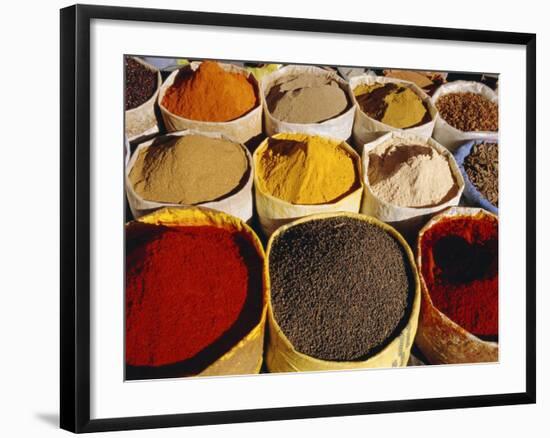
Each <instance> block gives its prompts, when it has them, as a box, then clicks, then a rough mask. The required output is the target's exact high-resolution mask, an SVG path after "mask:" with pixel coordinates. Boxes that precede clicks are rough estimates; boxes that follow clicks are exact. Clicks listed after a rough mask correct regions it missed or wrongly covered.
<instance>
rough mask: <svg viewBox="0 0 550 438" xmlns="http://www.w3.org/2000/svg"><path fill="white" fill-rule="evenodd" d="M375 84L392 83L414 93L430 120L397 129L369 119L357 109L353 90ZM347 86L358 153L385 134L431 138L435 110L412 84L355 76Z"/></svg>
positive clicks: (374, 77)
mask: <svg viewBox="0 0 550 438" xmlns="http://www.w3.org/2000/svg"><path fill="white" fill-rule="evenodd" d="M377 83H379V84H388V83H393V84H399V85H402V86H405V87H408V88H410V89H411V90H412V91H414V92H415V94H417V95H418V96H420V98H421V99H422V101H423V102H424V103H426V106H427V108H428V111H429V113H430V115H431V117H432V119H431V120H430V121H429V122H428V123H424V124H423V125H420V126H416V127H414V128H407V129H399V128H394V127H393V126H390V125H387V124H385V123H382V122H379V121H378V120H375V119H373V118H372V117H369V116H368V115H367V114H365V113H364V112H363V110H361V108H360V107H359V104H358V103H357V99H356V98H355V95H354V93H353V90H355V89H356V88H357V87H358V86H360V85H372V84H377ZM349 86H350V90H351V93H352V95H353V101H354V102H355V107H356V110H355V111H356V114H355V122H354V123H353V141H354V144H355V147H356V149H357V151H358V152H359V153H362V150H363V145H364V144H365V143H369V142H372V141H374V140H376V139H377V138H378V137H380V136H382V135H383V134H385V133H387V132H401V133H407V134H413V135H416V136H418V137H423V138H429V137H431V136H432V131H433V129H434V125H435V121H436V120H437V118H438V114H437V109H436V108H435V106H434V105H433V103H432V101H431V100H430V97H429V96H428V95H427V94H426V93H425V92H424V91H423V90H422V89H421V88H420V87H418V85H416V84H414V83H412V82H408V81H402V80H399V79H394V78H387V77H384V76H372V75H361V76H355V77H353V78H351V79H350V81H349Z"/></svg>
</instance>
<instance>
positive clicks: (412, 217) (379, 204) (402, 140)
mask: <svg viewBox="0 0 550 438" xmlns="http://www.w3.org/2000/svg"><path fill="white" fill-rule="evenodd" d="M382 144H384V145H397V144H417V145H418V144H419V145H424V146H429V147H431V148H433V149H435V150H436V151H437V152H438V153H439V154H441V155H443V156H444V157H445V158H447V159H448V161H449V166H450V168H451V172H452V174H453V177H454V179H455V182H456V184H457V187H458V190H457V192H456V195H455V196H454V197H453V198H452V199H449V200H448V201H447V202H444V203H441V204H439V205H436V206H434V207H424V208H416V207H400V206H398V205H393V204H389V203H387V202H385V201H384V200H382V199H380V198H378V197H377V196H376V195H375V194H374V192H373V191H372V188H371V186H370V182H369V177H368V169H369V154H370V152H371V151H372V150H373V149H375V148H376V147H378V146H380V145H382ZM362 164H363V169H364V170H363V183H364V185H365V193H364V196H363V202H362V204H361V213H363V214H366V215H369V216H374V217H376V218H378V219H380V220H381V221H383V222H387V223H389V224H390V225H392V226H394V227H395V228H397V230H398V231H399V232H401V233H402V234H403V235H404V236H405V237H406V238H407V239H408V240H409V241H413V240H414V238H415V237H416V233H417V232H418V230H420V228H421V227H422V225H424V224H425V223H426V222H427V221H428V219H429V218H430V217H432V216H433V215H434V214H436V213H438V212H440V211H442V210H444V209H446V208H447V207H450V206H452V205H458V203H459V201H460V197H461V195H462V191H463V190H464V179H463V178H462V174H461V173H460V170H459V169H458V166H457V164H456V161H455V159H454V157H453V156H452V155H451V153H450V152H449V151H448V150H447V149H445V148H444V147H443V146H441V145H440V144H439V143H437V142H436V141H435V140H433V139H431V138H428V139H426V138H424V137H419V136H416V135H414V134H411V133H405V132H388V133H387V134H384V135H383V136H382V137H380V138H378V139H377V140H375V141H373V142H371V143H367V144H366V145H365V146H364V149H363V155H362Z"/></svg>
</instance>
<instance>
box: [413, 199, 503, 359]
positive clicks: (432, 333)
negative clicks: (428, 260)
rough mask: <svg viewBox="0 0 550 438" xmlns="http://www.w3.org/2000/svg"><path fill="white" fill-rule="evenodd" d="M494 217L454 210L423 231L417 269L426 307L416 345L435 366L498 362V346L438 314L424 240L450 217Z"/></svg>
mask: <svg viewBox="0 0 550 438" xmlns="http://www.w3.org/2000/svg"><path fill="white" fill-rule="evenodd" d="M464 215H466V216H477V215H479V216H483V215H487V216H492V217H495V218H496V216H495V215H493V214H492V213H489V212H488V211H486V210H483V209H481V208H465V207H452V208H449V209H448V210H445V211H444V212H443V213H441V214H439V215H437V216H435V217H434V218H432V219H431V220H430V221H429V222H428V223H427V224H426V225H425V226H424V227H423V228H422V230H421V231H420V234H419V237H418V246H417V254H418V255H417V265H418V272H419V276H420V284H421V287H422V305H421V308H422V309H421V311H420V319H419V322H418V333H417V335H416V341H415V342H416V345H418V348H420V350H422V353H423V354H424V356H426V358H427V359H428V360H429V361H430V363H432V364H446V363H476V362H497V361H498V343H496V342H487V341H483V340H481V339H479V338H478V337H477V336H474V335H472V334H471V333H469V332H467V331H466V330H464V329H463V328H462V327H460V326H459V325H458V324H456V323H454V322H453V321H451V320H450V319H449V318H447V316H445V315H444V314H443V313H441V312H440V311H439V310H437V309H436V308H435V307H434V305H433V303H432V299H431V298H430V293H429V291H428V290H427V287H426V283H425V281H424V278H423V276H422V257H421V252H420V249H421V244H422V236H423V235H424V233H425V232H426V230H428V229H429V228H430V227H431V226H433V225H434V224H436V223H437V222H438V221H440V220H442V219H445V218H446V217H449V216H464Z"/></svg>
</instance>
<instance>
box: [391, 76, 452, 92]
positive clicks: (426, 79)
mask: <svg viewBox="0 0 550 438" xmlns="http://www.w3.org/2000/svg"><path fill="white" fill-rule="evenodd" d="M384 76H386V77H389V78H395V79H401V80H403V81H409V82H414V83H415V84H416V85H418V86H419V87H420V88H422V89H423V90H424V91H425V92H426V93H428V94H429V95H430V96H431V95H432V94H433V93H434V91H435V90H436V89H437V88H438V87H439V86H440V85H441V84H443V83H444V82H445V79H444V77H443V76H442V75H441V74H440V73H437V72H426V71H415V70H384Z"/></svg>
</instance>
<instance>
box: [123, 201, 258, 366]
mask: <svg viewBox="0 0 550 438" xmlns="http://www.w3.org/2000/svg"><path fill="white" fill-rule="evenodd" d="M138 221H139V222H143V223H147V224H155V225H165V226H178V225H186V226H201V225H209V226H215V227H219V228H224V229H226V230H230V231H233V232H242V233H245V234H246V235H247V236H248V237H249V238H250V241H251V242H252V244H253V245H254V248H255V249H256V251H257V253H258V256H259V257H260V260H265V253H264V250H263V247H262V243H261V242H260V239H258V236H257V235H256V233H255V232H254V231H253V230H252V228H250V227H249V226H248V225H246V224H245V223H244V222H242V221H241V220H239V219H237V218H234V217H231V216H229V215H227V214H225V213H222V212H218V211H214V210H210V209H206V208H198V207H190V208H178V209H174V208H163V209H162V210H157V211H155V212H154V213H151V214H149V215H147V216H143V217H141V218H140V219H138ZM127 226H128V225H127ZM262 294H263V299H264V302H263V307H262V311H261V314H260V320H259V322H258V324H257V325H256V326H255V327H254V328H252V330H250V332H249V333H248V334H247V335H246V336H244V337H243V338H242V339H241V340H240V341H239V342H238V343H237V344H235V345H234V346H233V347H232V348H231V349H230V350H229V351H227V352H226V353H225V354H224V355H222V356H221V357H220V358H218V359H217V360H215V361H214V362H213V363H211V364H210V365H209V366H208V367H207V368H206V369H204V370H203V371H201V372H200V373H199V374H197V376H222V375H239V374H257V373H259V372H260V368H261V367H262V362H263V348H264V331H265V320H266V311H267V285H266V282H265V277H264V284H263V290H262Z"/></svg>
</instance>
